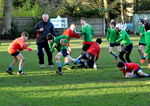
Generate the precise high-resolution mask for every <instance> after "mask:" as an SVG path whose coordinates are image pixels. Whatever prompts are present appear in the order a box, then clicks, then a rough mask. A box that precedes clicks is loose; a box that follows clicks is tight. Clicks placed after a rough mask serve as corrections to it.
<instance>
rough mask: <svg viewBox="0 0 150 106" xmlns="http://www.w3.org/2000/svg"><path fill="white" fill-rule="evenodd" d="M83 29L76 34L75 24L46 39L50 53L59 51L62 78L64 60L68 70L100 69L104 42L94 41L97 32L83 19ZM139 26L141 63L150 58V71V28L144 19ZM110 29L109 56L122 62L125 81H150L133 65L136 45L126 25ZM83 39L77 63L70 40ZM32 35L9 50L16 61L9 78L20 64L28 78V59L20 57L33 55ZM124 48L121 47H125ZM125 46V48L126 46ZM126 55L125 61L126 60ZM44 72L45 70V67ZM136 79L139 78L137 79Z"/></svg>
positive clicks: (120, 65)
mask: <svg viewBox="0 0 150 106" xmlns="http://www.w3.org/2000/svg"><path fill="white" fill-rule="evenodd" d="M80 22H81V25H82V27H81V29H80V31H79V32H76V31H75V25H74V24H71V26H70V28H68V29H66V30H65V31H64V33H63V34H62V35H60V36H57V37H55V36H54V35H53V34H52V33H48V34H47V35H46V40H47V41H48V43H49V47H50V51H51V52H54V49H55V48H56V49H57V51H58V53H57V54H56V55H55V60H56V63H57V68H58V70H57V71H56V75H62V74H63V72H62V62H61V61H60V57H64V66H63V67H64V68H66V69H74V68H75V67H76V66H77V64H81V65H80V66H78V67H85V68H96V61H97V60H98V58H99V55H100V46H99V45H100V44H101V42H102V40H101V38H97V39H96V41H92V38H93V35H94V31H93V28H92V27H91V26H90V25H89V24H88V23H87V19H86V18H85V17H82V18H81V19H80ZM138 23H139V25H140V28H139V32H138V34H139V35H140V42H139V48H138V50H139V53H140V54H141V60H140V62H141V63H144V62H145V60H146V57H148V68H150V38H149V36H150V24H149V23H148V22H146V23H144V20H143V19H139V20H138ZM109 25H110V28H108V31H107V35H106V37H107V42H108V43H109V44H110V47H109V53H110V54H111V55H113V56H114V58H115V59H114V62H117V59H118V58H120V60H121V62H119V63H118V64H117V67H118V68H119V69H120V70H122V72H123V75H124V77H125V78H133V77H149V75H148V74H146V73H144V72H142V70H141V68H140V66H139V65H138V64H135V63H131V59H130V54H131V51H132V49H133V44H132V41H131V39H130V36H129V35H128V33H127V32H126V30H125V29H126V25H125V24H122V23H119V24H116V22H115V21H114V20H112V21H111V22H110V24H109ZM80 35H81V36H82V37H83V40H84V42H83V43H82V44H83V47H82V53H81V55H80V56H79V57H78V58H77V59H74V58H72V57H71V47H70V39H71V38H72V37H76V38H81V36H80ZM28 36H29V34H28V33H27V32H23V33H22V34H21V37H19V38H17V39H15V40H14V41H13V42H12V43H11V44H10V45H9V47H8V52H9V54H10V55H12V56H13V57H14V60H13V61H12V63H11V64H10V66H9V67H8V69H7V70H6V72H7V73H8V74H11V75H12V74H13V71H12V69H13V66H14V65H15V64H16V63H17V61H18V60H19V61H20V63H19V73H18V74H19V75H25V73H24V72H23V64H24V57H23V56H22V54H21V53H20V51H21V50H24V49H26V50H28V51H32V49H30V48H28V47H29V45H30V44H25V42H26V40H27V39H28ZM120 42H121V43H122V44H121V43H120ZM122 45H123V46H122ZM115 46H117V49H118V51H119V57H118V56H117V54H116V53H115V52H114V51H113V49H114V47H115ZM144 46H146V52H144V51H143V47H144ZM124 55H126V56H125V58H124ZM69 62H73V65H72V66H71V67H69ZM41 68H42V67H41ZM135 75H136V76H135Z"/></svg>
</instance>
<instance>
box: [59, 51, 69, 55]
mask: <svg viewBox="0 0 150 106" xmlns="http://www.w3.org/2000/svg"><path fill="white" fill-rule="evenodd" d="M61 53H62V55H63V56H64V57H66V56H68V55H69V54H68V53H67V50H62V51H61Z"/></svg>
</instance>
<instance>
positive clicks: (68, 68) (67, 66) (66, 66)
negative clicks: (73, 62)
mask: <svg viewBox="0 0 150 106" xmlns="http://www.w3.org/2000/svg"><path fill="white" fill-rule="evenodd" d="M63 69H64V70H71V69H70V67H69V65H64V67H63Z"/></svg>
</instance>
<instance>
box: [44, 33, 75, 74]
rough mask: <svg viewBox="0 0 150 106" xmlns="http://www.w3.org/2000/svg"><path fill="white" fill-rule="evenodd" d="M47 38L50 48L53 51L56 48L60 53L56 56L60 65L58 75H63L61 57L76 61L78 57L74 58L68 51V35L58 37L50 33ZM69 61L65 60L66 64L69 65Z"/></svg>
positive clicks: (58, 65)
mask: <svg viewBox="0 0 150 106" xmlns="http://www.w3.org/2000/svg"><path fill="white" fill-rule="evenodd" d="M47 40H48V41H49V44H50V48H51V50H52V51H54V48H56V49H57V50H58V53H57V54H56V56H55V59H56V63H57V67H58V71H56V75H62V63H61V61H60V57H62V56H63V57H64V58H66V59H65V60H68V61H69V62H75V61H76V59H73V58H72V57H71V56H70V54H69V53H68V51H67V49H68V47H67V46H66V44H67V43H68V36H65V35H60V36H58V37H53V35H52V34H48V36H47ZM68 61H67V62H65V61H64V65H65V66H66V65H68ZM65 66H64V67H65ZM66 67H67V66H66Z"/></svg>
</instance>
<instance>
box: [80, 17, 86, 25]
mask: <svg viewBox="0 0 150 106" xmlns="http://www.w3.org/2000/svg"><path fill="white" fill-rule="evenodd" d="M80 22H81V24H82V25H85V24H86V22H87V19H86V18H85V17H82V18H81V19H80Z"/></svg>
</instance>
